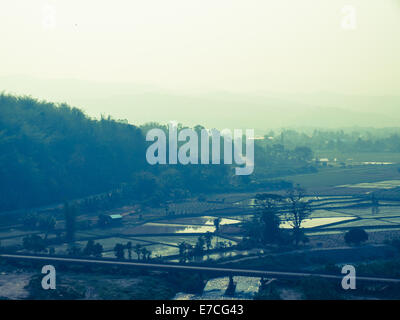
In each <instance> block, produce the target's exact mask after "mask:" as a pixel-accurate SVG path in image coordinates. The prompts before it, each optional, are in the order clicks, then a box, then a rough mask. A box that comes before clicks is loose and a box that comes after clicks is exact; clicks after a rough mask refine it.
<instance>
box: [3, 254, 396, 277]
mask: <svg viewBox="0 0 400 320" xmlns="http://www.w3.org/2000/svg"><path fill="white" fill-rule="evenodd" d="M0 258H5V259H12V260H28V261H32V260H34V261H42V262H44V263H51V262H58V263H60V262H65V263H80V264H88V265H103V266H106V265H107V266H121V267H133V268H147V269H153V270H164V271H195V272H207V273H220V274H226V275H237V276H251V277H264V278H303V277H310V276H313V277H318V278H324V279H330V280H338V281H342V279H343V277H344V275H330V274H321V273H305V272H286V271H270V270H268V271H267V270H251V269H235V268H218V267H206V266H194V265H179V264H162V263H144V262H130V261H115V260H103V259H81V258H66V257H55V256H36V255H19V254H18V255H17V254H0ZM357 281H369V282H383V283H400V279H394V278H381V277H362V276H357Z"/></svg>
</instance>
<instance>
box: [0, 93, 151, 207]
mask: <svg viewBox="0 0 400 320" xmlns="http://www.w3.org/2000/svg"><path fill="white" fill-rule="evenodd" d="M144 142H145V140H144V137H143V134H142V132H141V130H140V129H139V128H137V127H135V126H133V125H128V124H125V123H120V122H118V121H115V120H112V119H101V120H93V119H90V118H88V117H87V116H85V114H84V113H82V112H81V111H80V110H79V109H76V108H71V107H69V106H67V105H65V104H61V105H55V104H52V103H48V102H41V101H37V100H35V99H32V98H30V97H15V96H11V95H5V94H1V95H0V211H4V210H11V209H17V208H25V207H31V206H37V205H41V204H46V203H53V202H58V201H64V200H67V199H72V198H75V197H81V196H85V195H89V194H93V193H98V192H104V191H107V190H109V189H111V188H113V187H114V186H115V185H117V184H118V183H121V182H124V181H128V180H130V179H131V178H132V173H134V172H139V171H140V170H143V168H144V166H145V162H144V161H145V158H144V157H143V155H144V154H145V145H144Z"/></svg>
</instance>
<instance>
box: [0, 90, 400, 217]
mask: <svg viewBox="0 0 400 320" xmlns="http://www.w3.org/2000/svg"><path fill="white" fill-rule="evenodd" d="M151 128H164V130H168V129H167V127H166V126H163V125H161V124H158V123H149V124H146V125H143V126H141V127H138V126H134V125H132V124H128V123H127V122H126V121H119V120H114V119H112V118H110V117H107V118H106V117H102V118H101V119H100V120H96V119H92V118H90V117H88V116H86V115H85V114H84V113H83V112H82V111H81V110H79V109H77V108H72V107H70V106H68V105H66V104H54V103H50V102H46V101H38V100H36V99H33V98H31V97H17V96H12V95H7V94H1V95H0V211H8V210H14V209H23V208H30V207H35V206H41V205H46V204H53V203H60V202H64V201H67V200H72V199H79V198H87V197H89V196H93V195H101V199H102V202H100V203H99V201H98V199H100V198H98V197H97V198H93V197H89V198H87V200H86V204H87V209H88V210H90V209H92V210H98V209H100V208H102V207H104V206H105V205H106V204H107V205H108V206H112V205H117V204H122V203H126V202H129V201H131V202H132V201H141V202H149V203H151V204H152V205H158V204H161V203H162V202H164V201H167V200H175V199H180V198H185V197H189V196H198V195H207V194H209V193H213V192H221V191H224V192H228V191H249V190H255V189H264V190H266V189H269V190H272V189H279V188H284V187H287V186H288V185H290V183H288V182H285V181H281V180H279V179H280V178H279V177H282V176H285V175H289V174H296V173H306V172H315V171H316V170H317V169H316V167H315V164H314V162H313V161H312V160H313V158H314V157H315V156H314V152H315V151H319V150H336V151H338V152H345V151H361V152H362V151H364V150H365V151H371V150H375V151H377V152H388V151H389V152H390V151H391V152H398V151H400V142H399V141H400V140H399V134H398V133H397V132H394V131H393V130H392V131H390V130H389V131H387V132H385V131H383V132H379V133H377V134H374V135H371V134H370V133H368V132H350V133H345V132H343V131H326V132H325V131H314V132H313V133H311V134H306V133H304V132H300V131H294V130H285V131H282V132H281V133H278V134H275V133H273V132H271V134H269V135H267V136H265V139H263V140H256V141H255V171H254V173H253V174H252V175H251V176H235V175H234V167H233V166H230V165H219V166H215V165H189V166H184V165H179V164H178V165H173V166H171V165H163V166H162V165H158V166H157V165H156V166H151V165H149V164H147V162H146V158H145V154H146V147H147V145H148V144H150V143H149V142H146V141H145V134H146V132H147V130H149V129H151ZM180 128H183V126H182V125H180ZM201 128H202V127H201V126H196V127H195V129H196V130H197V129H198V130H200V129H201Z"/></svg>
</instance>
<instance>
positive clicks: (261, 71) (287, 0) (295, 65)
mask: <svg viewBox="0 0 400 320" xmlns="http://www.w3.org/2000/svg"><path fill="white" fill-rule="evenodd" d="M345 5H352V6H354V8H355V9H356V10H357V11H356V13H357V16H356V17H357V21H356V22H357V26H356V29H354V30H347V29H343V28H342V27H341V21H342V19H343V13H342V12H341V10H342V8H343V7H344V6H345ZM0 39H1V50H0V66H1V68H0V77H1V76H12V75H23V76H31V77H32V76H33V77H40V78H59V79H80V80H96V81H105V82H127V83H135V84H146V85H152V86H156V87H159V88H166V89H171V90H174V91H176V92H190V91H198V90H206V91H207V90H208V91H218V90H227V91H231V92H289V93H305V92H318V91H328V92H339V93H352V94H353V93H354V94H374V95H381V94H382V95H384V94H392V95H395V94H398V93H399V92H400V1H398V0H360V1H355V0H353V1H352V0H140V1H139V0H126V1H125V0H112V1H111V0H110V1H101V0H85V1H81V0H46V1H44V0H43V1H41V0H1V2H0ZM0 85H1V87H2V89H6V90H10V89H13V88H9V87H8V86H7V81H3V83H0ZM14 89H15V88H14ZM65 99H67V97H66V98H65Z"/></svg>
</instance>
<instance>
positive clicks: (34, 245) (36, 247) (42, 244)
mask: <svg viewBox="0 0 400 320" xmlns="http://www.w3.org/2000/svg"><path fill="white" fill-rule="evenodd" d="M22 246H23V247H24V249H26V250H29V251H33V252H41V251H45V250H46V247H47V243H46V240H45V239H43V238H42V237H40V236H38V235H37V234H32V235H29V236H26V237H25V238H23V239H22Z"/></svg>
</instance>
